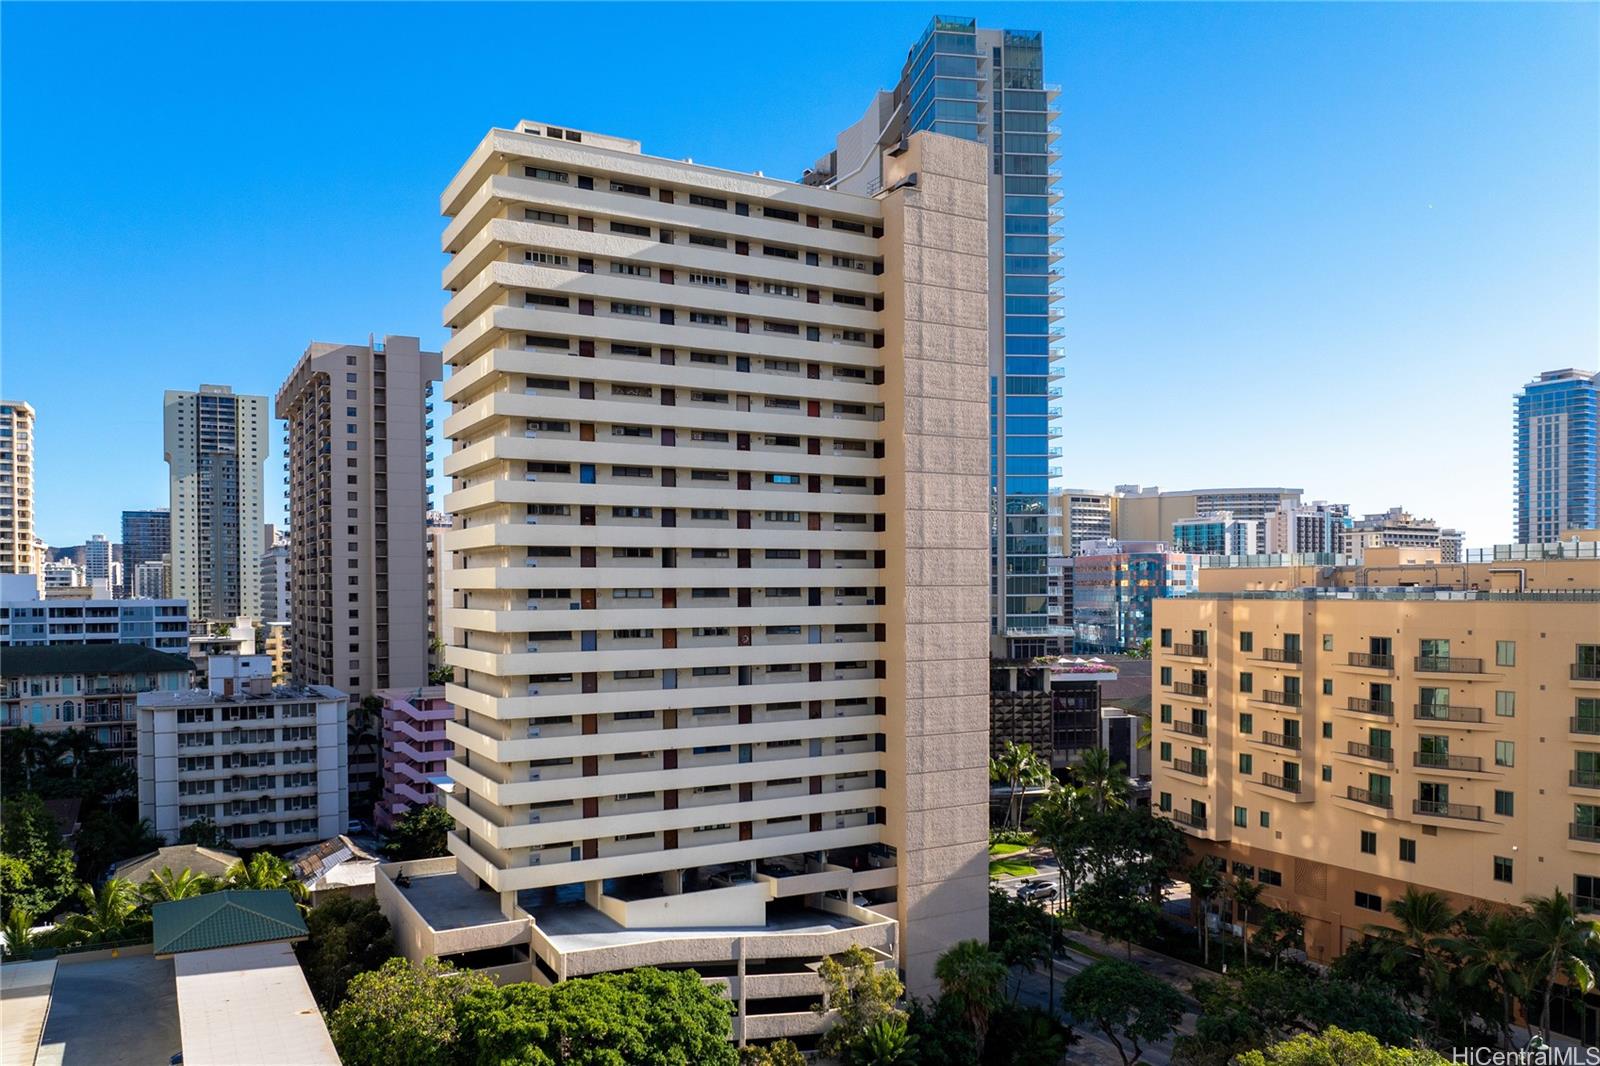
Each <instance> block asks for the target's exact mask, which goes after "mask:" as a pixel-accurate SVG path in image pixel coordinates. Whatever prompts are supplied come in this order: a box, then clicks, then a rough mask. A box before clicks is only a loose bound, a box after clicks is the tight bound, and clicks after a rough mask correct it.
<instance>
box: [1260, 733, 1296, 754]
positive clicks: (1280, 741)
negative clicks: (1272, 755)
mask: <svg viewBox="0 0 1600 1066" xmlns="http://www.w3.org/2000/svg"><path fill="white" fill-rule="evenodd" d="M1261 743H1263V744H1270V745H1272V746H1273V747H1274V748H1286V749H1288V750H1289V751H1299V750H1300V735H1299V734H1298V733H1262V734H1261Z"/></svg>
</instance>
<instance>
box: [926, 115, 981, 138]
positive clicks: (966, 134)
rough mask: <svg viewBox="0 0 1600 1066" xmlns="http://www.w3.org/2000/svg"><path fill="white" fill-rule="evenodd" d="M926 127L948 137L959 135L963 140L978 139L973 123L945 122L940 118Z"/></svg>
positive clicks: (976, 129)
mask: <svg viewBox="0 0 1600 1066" xmlns="http://www.w3.org/2000/svg"><path fill="white" fill-rule="evenodd" d="M927 129H929V130H931V131H933V132H934V133H943V134H945V135H946V136H949V137H959V138H961V139H962V140H963V141H975V140H977V139H978V127H977V125H976V124H975V123H968V122H946V121H944V120H943V119H941V120H939V121H938V122H934V123H932V124H930V125H929V126H928V127H927Z"/></svg>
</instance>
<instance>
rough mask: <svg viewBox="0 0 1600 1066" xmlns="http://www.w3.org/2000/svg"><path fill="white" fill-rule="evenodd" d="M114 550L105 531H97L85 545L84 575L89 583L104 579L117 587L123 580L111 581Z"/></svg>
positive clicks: (113, 586)
mask: <svg viewBox="0 0 1600 1066" xmlns="http://www.w3.org/2000/svg"><path fill="white" fill-rule="evenodd" d="M112 558H113V552H112V550H111V541H110V540H108V539H107V538H106V535H105V534H104V533H96V534H95V535H94V536H92V537H90V538H89V539H88V541H87V542H85V544H84V546H83V576H84V579H85V581H86V582H87V583H89V584H91V585H92V584H94V583H95V582H96V581H104V582H108V583H110V584H111V587H112V588H117V587H118V586H119V585H120V584H121V582H112V581H111V567H112Z"/></svg>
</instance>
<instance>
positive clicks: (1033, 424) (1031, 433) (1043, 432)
mask: <svg viewBox="0 0 1600 1066" xmlns="http://www.w3.org/2000/svg"><path fill="white" fill-rule="evenodd" d="M1006 432H1007V433H1008V434H1016V435H1017V436H1026V437H1046V436H1049V435H1050V420H1049V419H1048V418H1008V419H1006ZM1006 439H1007V440H1010V439H1011V438H1010V437H1009V436H1008V437H1007V438H1006Z"/></svg>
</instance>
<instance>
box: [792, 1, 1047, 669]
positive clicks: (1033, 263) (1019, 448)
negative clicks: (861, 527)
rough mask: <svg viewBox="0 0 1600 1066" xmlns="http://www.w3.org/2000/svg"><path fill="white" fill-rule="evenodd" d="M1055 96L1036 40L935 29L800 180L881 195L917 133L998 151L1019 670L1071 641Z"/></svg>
mask: <svg viewBox="0 0 1600 1066" xmlns="http://www.w3.org/2000/svg"><path fill="white" fill-rule="evenodd" d="M1059 92H1060V89H1059V87H1058V86H1054V85H1049V84H1046V83H1045V80H1044V42H1043V36H1042V34H1040V33H1039V32H1038V31H1037V30H992V29H984V28H981V27H979V26H978V25H977V22H976V20H974V19H970V18H949V17H944V16H938V17H935V18H934V19H933V20H932V22H930V23H929V24H928V28H927V29H926V30H925V31H924V32H923V34H922V37H921V38H920V39H919V40H918V41H917V43H916V44H915V45H914V46H912V48H911V52H910V54H909V56H908V57H907V59H906V63H905V67H904V68H903V69H902V71H901V74H900V81H899V83H898V84H897V85H896V86H895V88H894V89H893V90H892V91H880V92H879V93H878V94H877V96H876V97H875V98H874V100H873V102H872V106H871V107H869V108H868V109H867V113H866V115H864V116H863V117H862V118H861V120H860V121H858V122H857V123H856V124H855V125H853V126H851V127H850V128H849V129H846V130H845V131H843V132H842V133H840V134H839V136H838V138H837V142H836V145H835V148H834V150H833V151H832V152H829V153H828V154H827V155H825V156H823V157H822V158H821V159H820V160H818V161H817V163H816V165H815V166H814V167H813V169H812V170H811V171H810V172H808V173H807V174H806V177H805V180H806V182H807V183H809V184H813V185H826V186H830V187H833V188H837V189H840V190H842V191H845V192H855V193H860V194H865V195H874V194H876V193H878V192H880V191H881V189H882V186H883V173H884V160H885V158H886V157H890V156H894V155H896V154H897V153H898V152H900V151H901V145H902V143H903V142H904V139H905V138H906V137H907V136H908V135H910V134H911V133H913V132H916V131H919V130H931V131H932V132H935V133H944V134H948V135H950V136H952V137H960V138H962V139H963V140H969V141H979V142H981V143H984V144H986V145H988V147H989V163H990V166H989V294H990V295H989V381H988V389H989V424H990V430H989V432H990V445H991V446H990V471H989V479H990V505H991V515H990V582H989V593H990V632H991V634H992V636H993V638H994V639H993V643H994V649H993V650H994V653H995V654H996V655H1004V656H1008V657H1011V658H1024V657H1031V656H1033V655H1037V654H1042V653H1044V652H1047V651H1052V650H1058V649H1060V647H1061V645H1060V641H1061V637H1062V635H1063V634H1062V633H1061V632H1060V631H1059V630H1057V629H1052V627H1051V625H1050V613H1049V609H1048V597H1047V589H1046V585H1047V582H1048V576H1047V573H1046V563H1047V560H1048V558H1049V533H1048V526H1049V522H1050V515H1049V493H1050V479H1051V478H1052V477H1053V476H1057V475H1059V474H1060V469H1059V468H1058V467H1056V466H1054V465H1052V464H1053V462H1054V461H1055V460H1056V459H1057V457H1059V456H1060V454H1061V449H1060V447H1059V444H1058V436H1057V432H1056V429H1055V420H1056V419H1057V418H1058V417H1059V415H1060V409H1059V407H1058V406H1057V400H1058V397H1059V396H1060V388H1059V387H1058V386H1057V385H1056V384H1055V382H1056V381H1057V380H1058V379H1059V378H1060V377H1061V373H1060V371H1059V370H1058V369H1057V368H1056V360H1057V359H1059V358H1060V350H1059V343H1060V339H1061V336H1062V329H1061V327H1060V326H1058V325H1057V324H1056V323H1057V321H1058V320H1059V318H1060V313H1059V312H1058V311H1056V310H1054V304H1055V302H1056V300H1057V299H1059V298H1060V295H1061V293H1060V289H1059V278H1060V274H1059V272H1058V271H1057V270H1056V268H1055V263H1056V261H1057V260H1058V259H1059V258H1060V257H1059V256H1058V255H1056V254H1055V253H1054V252H1053V251H1052V244H1053V242H1054V241H1055V240H1056V238H1057V235H1058V234H1057V232H1056V227H1057V223H1058V222H1059V221H1060V218H1061V215H1060V214H1059V213H1058V212H1056V211H1055V210H1054V207H1055V204H1056V202H1057V201H1059V200H1060V199H1061V197H1060V195H1059V194H1058V193H1057V192H1055V190H1054V183H1055V181H1056V179H1057V178H1058V177H1059V174H1058V172H1057V171H1056V170H1054V169H1053V164H1054V163H1055V161H1056V159H1057V158H1059V157H1058V155H1057V153H1056V151H1055V147H1054V146H1055V140H1056V137H1057V136H1058V133H1059V131H1058V130H1057V129H1056V127H1055V126H1053V125H1051V123H1052V122H1053V120H1054V119H1055V117H1056V115H1057V114H1058V112H1057V111H1056V109H1055V104H1054V100H1055V97H1056V96H1057V95H1058V94H1059Z"/></svg>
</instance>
